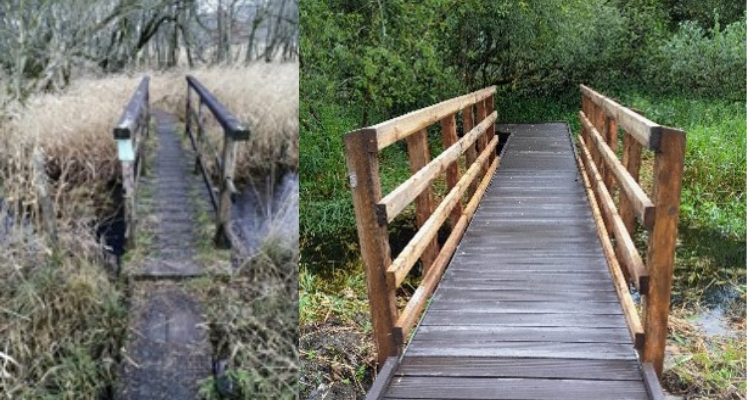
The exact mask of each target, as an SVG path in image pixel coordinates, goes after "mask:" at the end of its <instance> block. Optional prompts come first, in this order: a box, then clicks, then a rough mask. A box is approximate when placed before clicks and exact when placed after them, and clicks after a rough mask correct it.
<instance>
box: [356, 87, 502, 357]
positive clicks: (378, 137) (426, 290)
mask: <svg viewBox="0 0 747 400" xmlns="http://www.w3.org/2000/svg"><path fill="white" fill-rule="evenodd" d="M494 93H495V87H489V88H485V89H482V90H479V91H476V92H473V93H470V94H467V95H464V96H460V97H457V98H454V99H451V100H447V101H444V102H441V103H439V104H436V105H433V106H430V107H427V108H424V109H421V110H417V111H414V112H411V113H409V114H406V115H403V116H401V117H397V118H394V119H392V120H389V121H385V122H382V123H380V124H377V125H374V126H372V127H368V128H363V129H359V130H356V131H352V132H348V133H347V134H346V135H345V157H346V161H347V167H348V173H349V175H350V187H351V189H352V193H353V204H354V206H355V216H356V221H357V229H358V239H359V241H360V245H361V256H362V258H363V262H364V264H365V267H366V280H367V283H368V298H369V304H370V308H371V320H372V325H373V331H374V337H375V339H376V345H377V349H378V360H379V363H380V365H381V364H383V363H384V362H385V361H386V360H387V357H390V356H396V355H398V354H400V353H401V351H402V347H403V345H404V342H405V338H406V336H407V334H408V333H409V332H410V330H411V329H412V327H413V326H414V325H415V324H416V323H417V320H418V318H419V317H420V314H421V312H422V311H423V309H424V308H425V304H426V302H427V299H428V296H430V295H431V294H432V293H433V290H434V289H435V287H436V285H437V284H438V282H439V280H440V278H441V275H442V273H443V271H444V269H445V268H446V265H447V264H448V262H449V260H450V259H451V257H452V255H453V254H454V251H455V250H456V245H457V244H458V243H459V240H460V239H461V236H462V235H463V234H464V231H465V229H466V227H467V225H468V223H469V221H470V220H471V218H472V216H473V215H474V212H475V210H476V208H477V204H479V201H480V198H481V196H482V195H483V194H484V192H485V189H486V187H487V184H488V182H490V178H491V176H492V174H493V172H494V171H495V169H496V168H497V166H498V163H499V158H497V157H496V156H495V149H496V146H497V144H498V137H496V136H495V132H494V125H495V121H496V119H497V113H495V112H493V95H494ZM475 108H476V109H477V110H476V111H477V112H476V113H475ZM488 111H489V112H488ZM459 112H461V113H462V120H463V122H464V124H463V126H464V131H465V132H466V134H465V135H464V136H463V137H462V138H461V139H458V138H457V135H456V118H455V115H456V114H457V113H459ZM475 115H476V116H477V117H476V118H475ZM433 124H440V125H441V134H442V137H443V143H444V151H443V152H442V153H441V154H440V155H439V156H438V157H436V158H435V159H433V160H431V159H430V151H429V146H428V134H427V130H426V128H428V126H430V125H433ZM402 139H404V140H406V142H407V149H408V158H409V160H410V168H411V171H412V176H411V177H410V178H409V179H407V180H406V181H405V182H404V183H402V184H401V185H400V186H398V187H397V188H396V189H395V190H394V191H392V192H391V193H390V194H389V195H387V196H386V197H383V195H382V191H381V180H380V177H379V160H378V154H379V151H380V150H381V149H383V148H385V147H387V146H389V145H391V144H392V143H394V142H396V141H398V140H402ZM478 153H479V154H480V156H479V157H477V154H478ZM462 154H465V157H466V168H467V170H466V171H465V172H464V175H461V176H460V173H459V163H458V162H457V161H458V159H459V157H460V156H461V155H462ZM441 174H446V180H447V188H448V194H447V195H446V196H445V197H444V198H443V199H441V201H440V203H438V206H436V202H435V195H434V191H433V188H432V186H433V182H434V180H435V179H436V178H437V177H438V176H440V175H441ZM478 178H480V179H478ZM476 182H480V183H479V185H478V184H477V183H476ZM464 192H468V193H469V200H468V201H467V204H466V206H465V207H462V200H463V199H462V197H463V194H464ZM413 202H415V206H416V207H415V209H416V222H417V225H418V229H419V230H418V232H417V233H416V234H415V236H414V237H413V239H412V240H411V241H410V243H408V244H407V246H406V247H405V249H404V250H403V251H402V252H401V253H400V255H399V256H398V257H397V259H396V260H395V261H394V263H392V260H391V255H390V248H389V234H388V231H387V229H388V228H387V225H388V223H389V222H391V221H392V220H393V219H394V218H395V217H396V216H397V215H399V214H400V213H401V212H402V211H403V210H404V209H405V207H407V206H408V205H409V204H411V203H413ZM448 219H450V220H451V223H452V226H451V234H450V236H449V238H448V239H447V241H446V242H445V243H444V245H443V247H440V246H439V243H438V241H437V233H438V230H439V229H440V228H441V226H442V225H443V224H444V223H445V222H446V221H447V220H448ZM418 259H420V261H421V262H422V265H423V275H424V279H423V280H422V282H421V283H420V285H419V287H418V288H417V289H416V292H415V295H414V296H413V297H412V298H411V299H410V301H409V302H408V303H407V305H406V306H405V308H404V310H403V311H402V313H400V312H399V310H398V307H397V299H396V290H397V287H399V286H400V285H401V284H402V282H403V281H404V279H405V278H406V276H407V274H408V273H409V272H410V270H411V269H412V267H413V266H414V265H415V263H416V262H417V260H418Z"/></svg>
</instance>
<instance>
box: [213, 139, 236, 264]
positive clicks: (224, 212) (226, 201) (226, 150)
mask: <svg viewBox="0 0 747 400" xmlns="http://www.w3.org/2000/svg"><path fill="white" fill-rule="evenodd" d="M236 145H237V143H236V140H235V139H234V136H232V135H224V136H223V157H222V160H221V163H222V165H221V166H222V167H223V168H222V169H221V171H220V196H219V203H218V225H217V228H216V230H215V245H216V247H218V248H222V249H229V248H231V241H230V237H229V234H228V233H227V231H228V229H230V228H229V227H230V223H231V207H232V205H233V203H232V202H231V194H232V193H231V182H232V181H233V174H234V170H235V168H236Z"/></svg>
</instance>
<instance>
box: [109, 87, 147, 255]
mask: <svg viewBox="0 0 747 400" xmlns="http://www.w3.org/2000/svg"><path fill="white" fill-rule="evenodd" d="M149 84H150V78H149V77H147V76H146V77H144V78H143V79H142V80H141V81H140V84H139V85H138V87H137V89H136V90H135V93H134V94H133V95H132V98H131V99H130V102H129V103H128V104H127V106H126V107H125V109H124V111H123V112H122V116H121V117H120V118H119V121H118V122H117V124H116V125H115V126H114V129H113V133H114V139H115V140H116V141H117V157H118V159H119V162H120V165H121V167H122V187H123V189H124V208H125V226H126V228H125V239H126V243H127V246H128V247H132V246H134V245H135V241H134V240H132V238H133V237H134V235H135V229H136V226H137V220H136V218H137V216H136V213H135V200H136V195H137V186H138V182H139V180H140V174H141V172H142V171H143V169H144V166H143V164H144V159H145V157H144V156H143V155H144V154H145V143H146V141H147V138H148V135H149V132H150V92H149Z"/></svg>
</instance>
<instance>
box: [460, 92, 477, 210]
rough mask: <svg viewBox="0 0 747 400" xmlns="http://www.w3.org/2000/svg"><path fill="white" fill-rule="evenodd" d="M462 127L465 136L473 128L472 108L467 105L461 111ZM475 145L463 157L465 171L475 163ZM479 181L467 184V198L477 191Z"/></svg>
mask: <svg viewBox="0 0 747 400" xmlns="http://www.w3.org/2000/svg"><path fill="white" fill-rule="evenodd" d="M462 125H463V126H464V134H465V135H466V134H467V133H468V132H469V131H471V130H472V128H474V127H475V115H474V108H473V107H472V105H468V106H467V107H464V108H463V109H462ZM475 146H476V144H473V145H472V146H469V148H468V149H467V151H466V153H465V155H464V157H465V162H466V164H467V165H466V166H465V167H464V168H465V169H469V167H471V166H472V164H474V163H475V160H476V159H477V151H476V150H475ZM478 181H479V179H475V180H473V181H472V183H470V184H469V188H468V189H467V198H468V199H471V198H472V196H473V195H474V194H475V191H476V190H477V184H478V183H477V182H478Z"/></svg>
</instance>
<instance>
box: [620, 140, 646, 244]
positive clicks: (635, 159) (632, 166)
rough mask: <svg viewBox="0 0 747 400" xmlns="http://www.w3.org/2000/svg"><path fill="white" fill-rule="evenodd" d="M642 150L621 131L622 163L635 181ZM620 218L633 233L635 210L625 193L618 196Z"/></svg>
mask: <svg viewBox="0 0 747 400" xmlns="http://www.w3.org/2000/svg"><path fill="white" fill-rule="evenodd" d="M642 150H643V146H641V144H640V143H638V141H637V140H635V138H634V137H632V136H630V134H629V133H628V132H624V133H623V155H622V163H623V166H625V169H627V170H628V172H629V173H630V175H631V176H632V177H633V179H635V181H636V182H638V176H639V174H640V170H641V151H642ZM620 218H621V219H622V221H623V224H624V225H625V229H627V230H628V233H630V234H631V235H633V234H635V227H636V224H635V211H634V210H633V204H632V203H631V202H630V200H629V199H628V198H627V197H626V196H625V195H622V196H620Z"/></svg>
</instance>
